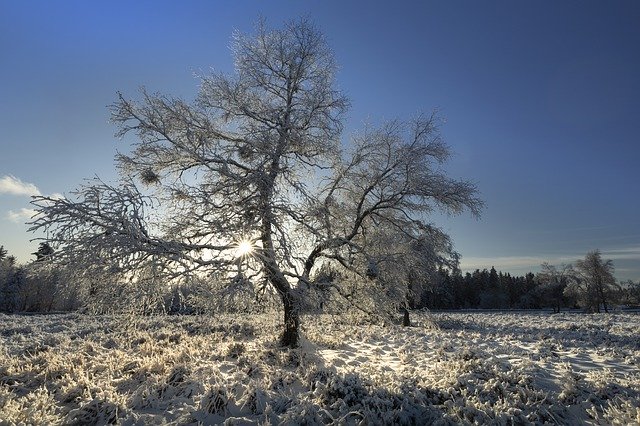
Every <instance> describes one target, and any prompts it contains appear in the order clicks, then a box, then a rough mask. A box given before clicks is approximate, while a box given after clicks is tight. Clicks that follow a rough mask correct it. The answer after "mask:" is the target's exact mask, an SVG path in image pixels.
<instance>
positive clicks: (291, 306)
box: [280, 293, 300, 348]
mask: <svg viewBox="0 0 640 426" xmlns="http://www.w3.org/2000/svg"><path fill="white" fill-rule="evenodd" d="M282 305H283V306H284V331H283V332H282V336H281V337H280V344H281V345H282V346H285V347H288V348H295V347H297V346H298V344H299V341H300V334H299V329H300V311H299V310H298V305H297V303H296V301H295V300H294V299H293V297H292V296H291V294H290V293H285V294H283V295H282Z"/></svg>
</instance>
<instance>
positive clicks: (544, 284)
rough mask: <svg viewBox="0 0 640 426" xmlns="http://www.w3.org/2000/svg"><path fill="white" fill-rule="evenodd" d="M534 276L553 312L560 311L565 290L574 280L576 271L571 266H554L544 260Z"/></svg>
mask: <svg viewBox="0 0 640 426" xmlns="http://www.w3.org/2000/svg"><path fill="white" fill-rule="evenodd" d="M536 278H537V280H538V282H539V283H540V284H541V292H542V293H543V297H544V299H550V300H551V303H552V304H553V312H560V308H561V306H562V305H563V304H564V302H565V290H566V289H567V287H568V286H569V285H570V284H571V283H574V282H575V281H576V272H575V271H574V269H573V266H572V265H570V264H569V265H566V264H563V265H560V267H556V266H554V265H551V264H549V263H547V262H545V263H543V264H542V270H541V271H540V272H539V273H538V275H537V276H536Z"/></svg>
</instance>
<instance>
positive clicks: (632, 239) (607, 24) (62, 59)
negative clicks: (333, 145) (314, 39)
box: [0, 0, 640, 280]
mask: <svg viewBox="0 0 640 426" xmlns="http://www.w3.org/2000/svg"><path fill="white" fill-rule="evenodd" d="M259 16H264V17H265V18H266V19H267V21H268V23H270V24H271V25H279V24H281V23H282V22H283V21H285V20H288V19H296V18H299V17H303V16H307V17H309V18H311V19H312V20H313V21H315V23H316V24H317V25H318V26H319V27H320V29H321V30H322V31H323V32H324V33H325V35H326V36H327V38H328V40H329V43H330V45H331V46H332V48H333V49H334V51H335V54H336V57H337V61H338V62H339V64H340V65H341V69H340V74H339V76H338V83H339V85H340V88H341V89H343V90H344V91H345V92H346V94H347V95H348V96H349V97H350V98H351V101H352V108H351V110H350V113H349V115H348V122H347V134H348V132H349V131H352V130H355V129H357V128H359V127H360V126H361V124H362V123H363V122H364V121H369V122H374V123H375V122H379V121H381V120H384V119H391V118H406V117H409V116H411V115H414V114H416V113H417V112H419V111H430V110H431V109H432V108H434V107H437V108H439V109H440V111H441V113H442V115H443V116H444V117H445V118H446V124H445V125H444V127H443V129H442V132H443V135H444V137H445V139H446V140H447V141H448V143H449V144H450V145H451V147H452V148H453V151H454V152H455V153H456V155H455V156H454V158H453V159H452V161H451V163H450V164H449V166H448V170H449V171H450V173H451V174H452V175H453V176H456V177H464V178H468V179H471V180H473V181H474V182H476V183H477V185H478V187H479V188H480V191H481V193H482V197H483V199H484V200H485V202H486V209H485V211H484V213H483V215H482V218H481V219H480V220H475V219H473V218H470V217H467V216H461V217H454V218H448V217H439V216H438V217H434V221H436V223H438V224H439V225H441V226H442V227H443V228H444V229H445V230H446V231H448V232H449V233H450V234H451V235H452V237H453V239H454V241H455V244H456V248H457V250H458V251H459V252H460V253H461V254H462V267H463V269H465V270H468V269H474V268H484V267H487V268H489V267H491V266H495V267H496V269H501V270H503V271H509V272H512V273H524V272H526V271H529V270H532V271H534V272H536V271H538V270H539V264H540V263H541V262H542V261H549V262H552V263H561V262H573V261H575V260H576V259H577V258H579V257H581V256H584V254H585V253H586V252H587V251H589V250H593V249H596V248H598V249H600V250H602V251H603V253H604V256H605V258H610V259H612V260H613V261H614V263H615V265H616V275H617V277H618V278H620V279H633V280H639V279H640V215H639V214H638V212H639V211H640V196H639V191H638V184H639V183H640V140H639V138H640V136H639V135H640V78H639V77H638V76H640V53H639V52H640V25H639V24H638V23H639V22H640V2H637V1H615V2H601V1H557V2H556V1H554V2H552V1H546V2H514V1H500V2H493V1H488V2H476V1H444V0H442V1H436V2H427V1H414V2H410V1H406V2H394V3H391V2H382V1H380V2H375V1H350V2H344V1H317V2H311V1H308V2H303V1H293V0H292V1H278V0H275V1H268V2H266V1H233V2H231V1H224V2H223V1H219V2H215V1H184V2H163V1H137V2H130V1H95V2H87V1H61V2H49V1H39V2H36V1H28V0H27V1H19V2H18V1H8V0H0V65H1V66H0V99H1V101H0V128H1V129H2V133H1V134H0V244H1V245H4V246H5V247H6V248H7V249H8V250H9V252H10V253H12V254H15V255H17V256H18V257H19V259H20V260H21V261H27V260H29V259H32V257H31V256H30V255H29V253H31V252H33V251H35V249H36V247H37V243H36V242H29V239H30V238H33V237H35V236H34V235H30V234H27V233H26V226H25V225H23V224H22V223H21V222H22V221H23V219H22V218H21V214H22V213H23V211H22V209H26V208H29V204H28V202H29V198H28V194H34V193H42V194H54V193H66V194H68V193H69V192H70V191H71V190H72V189H73V188H75V187H76V186H77V185H78V184H80V183H81V182H82V180H83V179H84V178H87V177H92V176H94V175H99V176H100V177H102V178H105V179H107V180H109V179H115V177H116V176H115V171H114V167H113V155H114V153H115V152H116V150H117V149H120V150H124V149H126V147H127V145H126V144H125V143H124V142H122V141H118V140H116V139H115V138H114V137H113V133H114V131H115V128H114V127H113V126H112V125H111V124H109V113H108V110H107V108H106V107H107V105H109V104H110V103H112V102H113V101H114V100H115V97H116V91H122V92H123V93H125V94H126V95H129V96H132V97H135V96H136V92H137V89H138V87H139V86H141V85H144V86H146V87H147V88H148V89H149V90H150V91H160V92H165V93H170V94H175V95H180V96H183V97H185V98H191V97H193V95H194V94H195V91H196V88H197V80H196V79H194V73H202V72H207V71H208V70H209V69H210V68H211V67H213V68H215V69H216V70H222V71H231V70H232V63H231V56H230V51H229V47H228V46H229V40H230V36H231V33H232V31H233V30H234V29H238V30H241V31H251V28H252V26H253V24H254V22H255V21H256V19H257V18H258V17H259ZM28 184H30V185H32V186H31V187H29V186H28Z"/></svg>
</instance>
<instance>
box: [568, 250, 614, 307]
mask: <svg viewBox="0 0 640 426" xmlns="http://www.w3.org/2000/svg"><path fill="white" fill-rule="evenodd" d="M576 270H577V272H578V274H579V280H578V282H577V283H576V286H575V287H576V289H577V290H578V291H579V295H580V296H581V299H582V302H583V303H584V304H585V306H586V307H587V309H589V310H590V311H592V312H600V306H602V307H603V308H604V311H605V312H609V307H608V301H609V297H610V294H611V292H612V290H614V288H615V286H616V279H615V278H614V276H613V271H614V268H613V262H612V261H611V260H603V259H602V255H601V254H600V250H594V251H590V252H589V253H587V255H586V256H585V258H584V259H580V260H578V261H576Z"/></svg>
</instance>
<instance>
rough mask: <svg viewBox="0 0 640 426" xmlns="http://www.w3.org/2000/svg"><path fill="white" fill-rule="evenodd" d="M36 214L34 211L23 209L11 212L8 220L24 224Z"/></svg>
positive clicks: (8, 214)
mask: <svg viewBox="0 0 640 426" xmlns="http://www.w3.org/2000/svg"><path fill="white" fill-rule="evenodd" d="M34 214H36V211H35V210H34V209H26V208H21V209H20V210H9V212H8V213H7V219H9V220H10V221H12V222H15V223H24V222H26V221H27V220H30V219H31V218H32V217H33V215H34Z"/></svg>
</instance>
